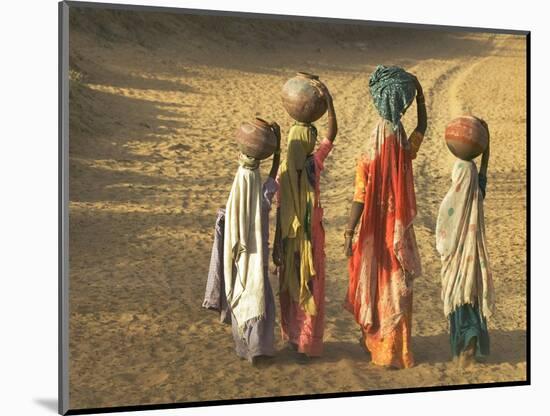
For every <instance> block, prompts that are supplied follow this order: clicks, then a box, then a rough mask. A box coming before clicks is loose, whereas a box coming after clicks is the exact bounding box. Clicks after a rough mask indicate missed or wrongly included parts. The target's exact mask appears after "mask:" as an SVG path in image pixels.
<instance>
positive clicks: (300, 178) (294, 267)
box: [273, 79, 337, 362]
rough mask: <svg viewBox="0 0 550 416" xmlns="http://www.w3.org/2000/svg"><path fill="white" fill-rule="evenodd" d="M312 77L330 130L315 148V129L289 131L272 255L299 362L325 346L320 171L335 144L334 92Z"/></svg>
mask: <svg viewBox="0 0 550 416" xmlns="http://www.w3.org/2000/svg"><path fill="white" fill-rule="evenodd" d="M308 82H310V84H311V85H312V86H314V87H315V88H316V89H318V94H319V95H320V98H321V99H322V100H325V101H326V108H327V110H328V132H327V135H326V137H325V138H324V139H323V140H322V141H321V143H320V144H319V146H318V148H317V150H315V144H316V141H317V129H316V128H315V126H314V125H313V124H311V123H309V122H298V121H296V122H295V123H294V125H293V126H292V127H291V129H290V132H289V134H288V143H287V154H286V158H285V159H284V160H283V162H282V163H281V169H280V173H279V178H278V182H279V186H280V189H279V194H278V203H279V206H278V210H277V213H278V215H277V228H276V236H275V243H274V253H273V260H274V262H275V264H276V265H278V266H280V267H279V268H278V269H279V284H280V305H281V330H282V336H283V339H284V340H285V341H286V342H288V343H289V344H290V347H291V348H292V349H293V350H295V351H296V352H297V353H298V354H299V356H298V358H299V360H300V361H301V362H307V361H308V359H309V358H310V357H318V356H320V355H321V354H322V350H323V332H324V318H325V232H324V229H323V225H322V221H323V208H322V206H321V201H320V186H319V182H320V175H321V171H322V170H323V166H324V161H325V159H326V157H327V156H328V154H329V153H330V151H331V150H332V147H333V141H334V139H335V137H336V133H337V122H336V114H335V111H334V106H333V102H332V96H331V95H330V93H329V91H328V89H327V88H326V86H325V85H324V84H323V83H321V82H320V81H318V80H317V79H311V80H309V81H308Z"/></svg>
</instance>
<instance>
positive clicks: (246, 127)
mask: <svg viewBox="0 0 550 416" xmlns="http://www.w3.org/2000/svg"><path fill="white" fill-rule="evenodd" d="M235 136H236V139H237V143H238V145H239V150H240V151H241V152H243V153H244V154H245V155H247V156H250V157H253V158H255V159H260V160H261V159H267V158H268V157H269V156H271V155H272V154H273V152H275V150H276V149H277V136H275V132H274V131H273V129H272V128H271V125H270V124H269V123H268V122H267V121H265V120H262V119H261V118H256V119H255V120H254V121H252V122H244V123H242V124H241V125H240V127H239V128H238V129H237V132H236V134H235Z"/></svg>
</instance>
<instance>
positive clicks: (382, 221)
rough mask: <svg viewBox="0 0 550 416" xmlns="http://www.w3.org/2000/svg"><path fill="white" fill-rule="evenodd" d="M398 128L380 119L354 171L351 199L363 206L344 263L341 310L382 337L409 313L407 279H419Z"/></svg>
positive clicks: (409, 177) (407, 167)
mask: <svg viewBox="0 0 550 416" xmlns="http://www.w3.org/2000/svg"><path fill="white" fill-rule="evenodd" d="M412 173H413V172H412V162H411V156H410V154H409V149H408V142H407V138H406V135H405V131H404V130H403V126H402V125H401V123H399V124H398V126H397V130H395V131H394V129H393V126H391V122H390V121H387V120H383V119H381V120H380V121H379V123H378V125H377V127H376V128H375V130H374V131H373V133H372V135H371V136H370V138H369V139H368V142H367V148H366V151H365V153H364V154H363V155H362V157H361V159H360V160H359V163H358V166H357V175H356V176H357V177H356V187H357V189H356V192H355V196H354V200H355V201H358V202H362V203H363V204H364V209H363V215H362V217H361V223H360V229H359V233H358V238H357V241H356V243H355V244H354V246H353V255H352V257H351V258H350V261H349V274H350V281H349V287H348V293H347V299H346V307H347V308H348V309H349V310H350V311H351V312H352V313H353V314H354V316H355V319H356V321H357V323H359V324H360V325H361V327H362V328H364V329H365V330H366V331H367V332H371V333H374V332H377V333H379V334H380V337H384V336H386V335H388V334H389V333H390V332H391V331H393V330H394V329H395V327H396V325H397V324H398V323H399V322H400V320H401V318H402V317H403V314H404V313H405V312H406V311H408V310H410V309H411V303H412V280H413V279H414V278H415V277H417V276H419V275H420V274H421V265H420V256H419V253H418V248H417V245H416V238H415V235H414V229H413V227H412V225H413V220H414V218H415V216H416V199H415V193H414V182H413V174H412Z"/></svg>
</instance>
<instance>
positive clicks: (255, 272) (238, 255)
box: [224, 155, 265, 332]
mask: <svg viewBox="0 0 550 416" xmlns="http://www.w3.org/2000/svg"><path fill="white" fill-rule="evenodd" d="M239 164H240V166H239V168H238V170H237V173H236V175H235V179H234V180H233V185H232V187H231V192H230V194H229V198H228V200H227V204H226V207H225V225H224V283H225V294H226V298H227V302H228V305H229V306H230V308H231V310H232V312H233V316H234V318H235V319H236V320H237V323H238V328H239V331H240V332H242V330H243V328H244V327H245V326H246V324H247V323H250V322H251V321H253V320H255V319H260V318H262V317H263V316H264V314H265V299H264V298H265V297H264V276H263V273H264V264H263V262H264V260H263V256H262V220H261V205H260V204H261V190H262V179H261V175H260V171H259V169H258V166H259V163H257V161H255V160H254V159H251V158H248V157H247V156H244V155H241V157H240V159H239Z"/></svg>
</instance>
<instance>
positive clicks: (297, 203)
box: [279, 123, 317, 315]
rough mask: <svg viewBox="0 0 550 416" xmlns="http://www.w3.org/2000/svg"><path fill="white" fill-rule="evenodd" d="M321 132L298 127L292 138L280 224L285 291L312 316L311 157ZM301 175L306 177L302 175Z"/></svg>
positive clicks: (284, 165) (282, 176) (283, 165)
mask: <svg viewBox="0 0 550 416" xmlns="http://www.w3.org/2000/svg"><path fill="white" fill-rule="evenodd" d="M316 138H317V131H316V130H315V127H314V126H313V125H311V124H305V123H296V124H295V125H294V126H292V128H291V129H290V132H289V134H288V150H287V157H286V159H285V160H283V163H281V170H280V179H279V182H280V221H281V237H282V240H283V273H282V281H281V291H288V292H289V294H290V296H291V298H292V299H293V300H294V301H296V302H298V303H299V304H300V306H301V307H302V308H303V309H304V311H305V312H306V313H308V314H309V315H315V314H316V307H315V302H314V299H313V295H312V294H311V292H310V290H309V287H308V282H309V281H310V280H311V279H312V278H313V277H314V276H315V269H314V266H313V251H312V244H311V216H312V213H313V203H314V199H315V196H314V191H315V188H314V185H313V184H312V183H311V181H310V179H309V178H310V177H311V175H312V172H311V166H312V162H313V160H312V158H311V156H310V155H311V153H312V152H313V150H314V148H315V141H316ZM298 171H301V172H302V173H301V174H300V175H298Z"/></svg>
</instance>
